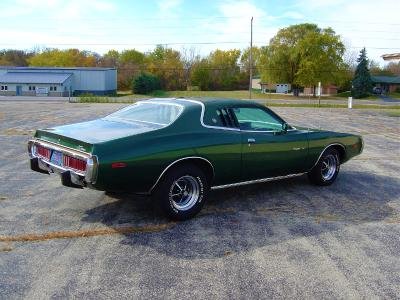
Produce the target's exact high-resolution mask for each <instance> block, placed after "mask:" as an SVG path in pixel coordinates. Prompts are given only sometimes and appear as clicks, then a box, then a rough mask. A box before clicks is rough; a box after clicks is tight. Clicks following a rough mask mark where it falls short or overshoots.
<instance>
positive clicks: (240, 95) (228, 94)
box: [151, 90, 343, 100]
mask: <svg viewBox="0 0 400 300" xmlns="http://www.w3.org/2000/svg"><path fill="white" fill-rule="evenodd" d="M151 96H153V97H203V98H207V97H215V98H234V99H249V91H248V90H240V91H156V92H154V93H152V94H151ZM252 98H253V99H262V100H268V99H272V100H279V99H284V100H292V99H293V100H298V99H304V100H308V99H310V97H309V96H300V97H294V96H293V95H292V94H275V93H267V94H262V93H261V92H260V91H259V90H253V92H252ZM311 99H314V100H316V99H318V98H313V97H312V96H311ZM321 99H327V100H328V99H329V100H339V99H340V100H343V98H342V97H336V96H322V97H321Z"/></svg>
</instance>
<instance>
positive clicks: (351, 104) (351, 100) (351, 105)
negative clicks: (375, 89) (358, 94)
mask: <svg viewBox="0 0 400 300" xmlns="http://www.w3.org/2000/svg"><path fill="white" fill-rule="evenodd" d="M348 108H353V97H349V101H348Z"/></svg>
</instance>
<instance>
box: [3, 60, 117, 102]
mask: <svg viewBox="0 0 400 300" xmlns="http://www.w3.org/2000/svg"><path fill="white" fill-rule="evenodd" d="M116 91H117V70H116V69H114V68H36V67H0V95H8V96H35V95H40V96H44V95H47V96H56V97H60V96H69V95H79V94H83V93H90V94H94V95H110V94H115V93H116Z"/></svg>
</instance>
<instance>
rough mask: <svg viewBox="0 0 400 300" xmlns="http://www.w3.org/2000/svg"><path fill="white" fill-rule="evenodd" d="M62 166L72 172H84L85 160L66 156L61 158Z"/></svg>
mask: <svg viewBox="0 0 400 300" xmlns="http://www.w3.org/2000/svg"><path fill="white" fill-rule="evenodd" d="M63 165H64V167H68V168H71V169H74V170H79V171H86V160H82V159H78V158H75V157H71V156H68V155H65V154H64V156H63Z"/></svg>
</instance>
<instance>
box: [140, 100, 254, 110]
mask: <svg viewBox="0 0 400 300" xmlns="http://www.w3.org/2000/svg"><path fill="white" fill-rule="evenodd" d="M143 101H149V102H150V101H151V102H160V103H162V102H164V103H165V102H167V103H171V104H173V103H175V104H180V105H183V106H193V105H198V104H199V102H200V103H203V104H204V106H205V107H206V108H207V107H229V106H230V107H231V106H241V105H256V106H259V105H260V104H259V103H257V102H254V101H251V100H239V99H224V98H152V99H147V100H143Z"/></svg>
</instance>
